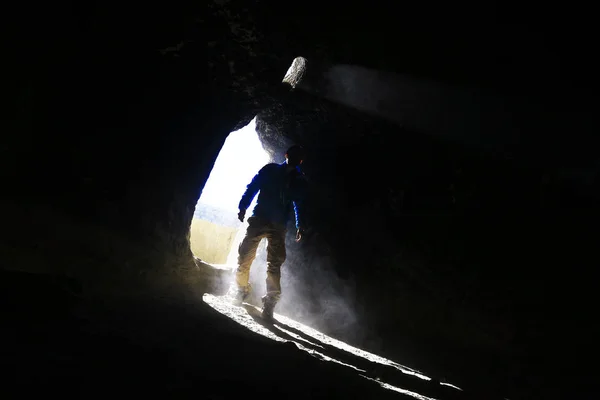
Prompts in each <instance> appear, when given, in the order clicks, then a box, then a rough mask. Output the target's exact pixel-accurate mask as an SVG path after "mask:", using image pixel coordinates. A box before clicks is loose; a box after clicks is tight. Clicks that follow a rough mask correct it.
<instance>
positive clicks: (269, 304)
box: [262, 296, 276, 322]
mask: <svg viewBox="0 0 600 400" xmlns="http://www.w3.org/2000/svg"><path fill="white" fill-rule="evenodd" d="M262 302H263V307H262V317H263V319H265V320H267V321H271V322H272V321H274V320H275V318H274V317H273V310H275V304H276V301H274V300H273V299H271V298H269V297H267V296H264V297H263V298H262Z"/></svg>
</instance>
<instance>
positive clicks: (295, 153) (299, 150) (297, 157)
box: [285, 145, 304, 167]
mask: <svg viewBox="0 0 600 400" xmlns="http://www.w3.org/2000/svg"><path fill="white" fill-rule="evenodd" d="M285 160H286V161H287V163H288V164H289V165H291V166H292V167H297V166H298V165H300V164H302V161H304V148H303V147H302V146H299V145H294V146H292V147H290V148H289V149H288V150H287V151H286V152H285Z"/></svg>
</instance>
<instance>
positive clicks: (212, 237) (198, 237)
mask: <svg viewBox="0 0 600 400" xmlns="http://www.w3.org/2000/svg"><path fill="white" fill-rule="evenodd" d="M268 162H269V155H268V154H267V152H266V151H265V150H264V148H263V146H262V144H261V142H260V139H259V138H258V133H257V132H256V118H254V119H253V120H252V121H250V123H249V124H248V125H246V126H245V127H243V128H241V129H239V130H237V131H234V132H231V133H230V134H229V136H228V137H227V139H226V140H225V143H224V144H223V147H222V148H221V150H220V152H219V155H218V156H217V159H216V161H215V164H214V166H213V168H212V170H211V172H210V175H209V177H208V180H207V181H206V185H205V186H204V189H203V190H202V194H201V196H200V199H199V200H198V203H197V204H196V210H195V212H194V217H193V219H192V226H191V232H190V245H191V249H192V253H193V254H194V255H195V256H196V257H198V258H200V259H201V260H202V261H204V262H206V263H209V264H235V262H236V258H237V251H236V250H237V245H238V244H239V242H240V241H241V239H242V237H243V234H244V232H245V230H246V229H245V228H246V226H245V225H246V224H247V222H244V223H241V222H240V221H239V220H238V217H237V213H238V203H239V201H240V199H241V197H242V194H243V193H244V190H245V189H246V185H248V183H250V181H251V180H252V178H253V177H254V175H255V174H256V173H257V172H258V170H259V169H261V168H262V167H263V166H264V165H265V164H267V163H268ZM257 197H258V196H257ZM255 204H256V198H255V199H254V201H253V202H252V204H251V205H250V208H249V209H248V211H247V213H246V216H247V217H248V216H250V215H251V214H252V210H253V209H254V206H255Z"/></svg>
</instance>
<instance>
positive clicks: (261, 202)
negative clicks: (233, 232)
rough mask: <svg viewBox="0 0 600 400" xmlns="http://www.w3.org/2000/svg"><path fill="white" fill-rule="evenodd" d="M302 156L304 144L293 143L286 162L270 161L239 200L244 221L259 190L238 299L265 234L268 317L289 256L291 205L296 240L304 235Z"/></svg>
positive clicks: (243, 248) (243, 249) (244, 246)
mask: <svg viewBox="0 0 600 400" xmlns="http://www.w3.org/2000/svg"><path fill="white" fill-rule="evenodd" d="M303 159H304V149H303V148H302V147H301V146H292V147H290V148H289V149H288V151H287V152H286V154H285V162H284V163H282V164H273V163H272V164H267V165H265V166H264V167H263V168H262V169H261V170H260V171H259V172H258V173H257V174H256V175H255V176H254V178H253V179H252V182H250V184H249V185H248V187H247V188H246V192H245V193H244V195H243V196H242V199H241V201H240V204H239V210H240V212H239V214H238V218H239V220H240V221H242V222H243V221H244V217H245V215H246V210H247V209H248V207H249V206H250V203H252V200H253V199H254V197H255V196H256V194H257V193H258V192H260V194H259V195H258V201H257V203H256V207H254V212H253V214H252V216H251V217H250V218H248V224H249V226H248V229H247V231H246V236H245V237H244V240H243V241H242V243H241V244H240V247H239V256H238V267H237V270H236V284H237V291H236V293H235V301H236V304H238V305H241V304H242V302H243V301H244V299H246V298H247V297H248V295H249V293H250V285H249V283H248V280H249V277H250V266H251V265H252V262H253V261H254V258H255V257H256V249H257V248H258V244H259V243H260V241H261V240H262V239H263V238H266V239H267V293H266V295H265V296H264V297H263V298H262V301H263V310H262V313H263V317H264V318H266V319H272V318H273V310H274V308H275V305H276V304H277V302H278V301H279V298H280V296H281V284H280V277H281V274H280V270H281V265H282V264H283V262H284V261H285V258H286V249H285V235H286V231H287V227H286V225H287V223H288V220H289V217H290V214H291V211H292V209H293V210H294V214H295V217H296V229H297V232H296V241H300V239H301V238H302V233H303V228H304V226H303V224H302V222H301V218H300V209H301V207H302V205H301V202H302V200H303V199H304V196H305V192H306V181H305V179H304V176H303V174H302V172H300V168H299V166H300V164H302V161H303Z"/></svg>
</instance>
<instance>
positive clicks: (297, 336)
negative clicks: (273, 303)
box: [203, 294, 460, 400]
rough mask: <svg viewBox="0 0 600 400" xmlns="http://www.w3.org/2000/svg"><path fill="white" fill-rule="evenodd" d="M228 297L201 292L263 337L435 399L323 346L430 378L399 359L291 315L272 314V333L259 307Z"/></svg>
mask: <svg viewBox="0 0 600 400" xmlns="http://www.w3.org/2000/svg"><path fill="white" fill-rule="evenodd" d="M230 300H231V299H229V298H228V297H227V296H222V297H217V296H213V295H211V294H204V295H203V301H204V302H205V303H207V304H208V305H210V306H211V307H212V308H214V309H215V310H217V311H219V312H220V313H221V314H223V315H225V316H227V317H229V318H231V319H233V320H234V321H236V322H237V323H239V324H240V325H242V326H244V327H245V328H247V329H249V330H251V331H252V332H255V333H258V334H260V335H263V336H266V337H268V338H270V339H273V340H275V341H278V342H292V343H294V344H295V345H296V346H297V347H298V348H299V349H300V350H303V351H306V352H307V353H309V354H310V355H312V356H314V357H316V358H318V359H320V360H323V361H329V362H334V363H336V364H340V365H343V366H345V367H348V368H352V369H354V370H356V371H357V372H358V373H359V375H360V376H362V377H363V378H365V379H369V380H372V381H374V382H377V383H378V384H379V385H381V386H382V387H383V388H385V389H389V390H393V391H395V392H398V393H402V394H405V395H409V396H411V397H413V398H415V399H418V400H435V399H433V398H432V397H428V396H424V395H421V394H419V393H415V392H412V391H410V390H407V389H403V388H399V387H396V386H393V385H390V384H388V383H385V382H383V381H381V380H379V379H375V378H373V377H368V376H366V375H364V374H365V373H366V372H367V371H365V370H363V369H361V368H358V367H357V366H355V365H351V364H348V363H346V362H343V361H340V360H338V359H335V358H333V357H330V356H328V355H327V354H325V353H326V349H325V348H324V346H333V347H336V348H337V349H339V350H343V351H345V352H347V353H350V354H351V355H354V356H359V357H362V358H364V359H366V360H368V361H370V362H374V363H378V364H382V365H385V366H391V367H394V368H396V369H398V370H399V371H400V372H402V373H404V374H407V375H412V376H415V377H418V378H420V379H423V380H426V381H429V380H431V379H430V378H429V377H427V376H425V375H423V374H421V373H420V372H418V371H415V370H413V369H411V368H408V367H405V366H403V365H400V364H398V363H395V362H393V361H391V360H388V359H385V358H383V357H380V356H378V355H375V354H372V353H369V352H366V351H364V350H361V349H358V348H356V347H352V346H350V345H348V344H346V343H344V342H341V341H339V340H336V339H334V338H332V337H329V336H327V335H325V334H323V333H321V332H319V331H317V330H315V329H312V328H310V327H308V326H306V325H303V324H301V323H298V322H296V321H294V320H292V319H290V318H287V317H285V316H283V315H280V314H277V313H276V314H274V316H275V319H276V323H275V324H274V327H275V328H276V329H277V331H279V335H278V334H276V333H274V332H273V331H272V330H271V329H269V328H268V327H267V326H265V325H263V324H262V323H259V322H258V321H260V318H258V319H256V316H257V315H259V314H260V311H259V310H258V308H257V307H255V306H252V305H249V304H245V305H244V307H236V306H234V305H232V304H231V303H230ZM253 315H254V317H253ZM282 324H283V326H287V328H285V327H282ZM293 331H295V332H296V333H294V332H293ZM282 336H284V337H282ZM316 343H321V344H323V345H319V344H316ZM445 385H447V386H450V387H453V388H456V389H458V390H460V389H459V388H457V387H456V386H454V385H451V384H448V383H446V384H445Z"/></svg>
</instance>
